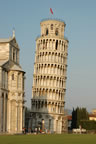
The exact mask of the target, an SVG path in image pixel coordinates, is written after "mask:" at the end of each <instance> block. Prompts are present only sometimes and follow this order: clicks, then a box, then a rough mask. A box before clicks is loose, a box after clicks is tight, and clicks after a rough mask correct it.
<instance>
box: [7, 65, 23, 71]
mask: <svg viewBox="0 0 96 144" xmlns="http://www.w3.org/2000/svg"><path fill="white" fill-rule="evenodd" d="M10 70H13V71H22V72H24V71H23V70H22V68H21V67H20V66H19V65H16V64H14V65H13V66H12V67H11V68H10Z"/></svg>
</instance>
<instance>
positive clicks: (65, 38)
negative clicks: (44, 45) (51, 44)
mask: <svg viewBox="0 0 96 144" xmlns="http://www.w3.org/2000/svg"><path fill="white" fill-rule="evenodd" d="M43 36H46V35H38V36H37V37H36V40H37V39H38V38H40V37H43ZM47 37H49V38H50V35H49V36H48V35H47ZM59 37H60V36H59ZM56 38H57V36H56ZM61 38H64V40H66V41H68V38H67V37H66V36H64V37H63V36H61ZM68 42H69V41H68Z"/></svg>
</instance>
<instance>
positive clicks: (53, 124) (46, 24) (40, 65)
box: [31, 19, 68, 133]
mask: <svg viewBox="0 0 96 144" xmlns="http://www.w3.org/2000/svg"><path fill="white" fill-rule="evenodd" d="M40 25H41V36H39V37H37V39H36V54H35V63H34V74H33V87H32V100H31V128H32V129H33V130H34V129H35V128H38V127H39V129H42V131H44V130H47V131H49V132H51V133H62V132H64V131H65V129H66V122H65V121H66V118H65V112H64V106H65V93H66V79H67V77H66V72H67V55H68V52H67V49H68V40H67V39H66V38H65V37H64V30H65V23H64V22H63V21H61V20H52V19H48V20H44V21H41V23H40Z"/></svg>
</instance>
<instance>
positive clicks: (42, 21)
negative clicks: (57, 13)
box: [41, 18, 66, 25]
mask: <svg viewBox="0 0 96 144" xmlns="http://www.w3.org/2000/svg"><path fill="white" fill-rule="evenodd" d="M47 20H57V21H60V22H63V23H64V24H65V25H66V23H65V21H64V20H62V19H58V18H45V19H42V20H41V22H43V21H47Z"/></svg>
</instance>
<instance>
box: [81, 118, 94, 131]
mask: <svg viewBox="0 0 96 144" xmlns="http://www.w3.org/2000/svg"><path fill="white" fill-rule="evenodd" d="M80 123H81V126H82V128H84V129H86V130H96V121H90V120H81V121H80Z"/></svg>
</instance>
